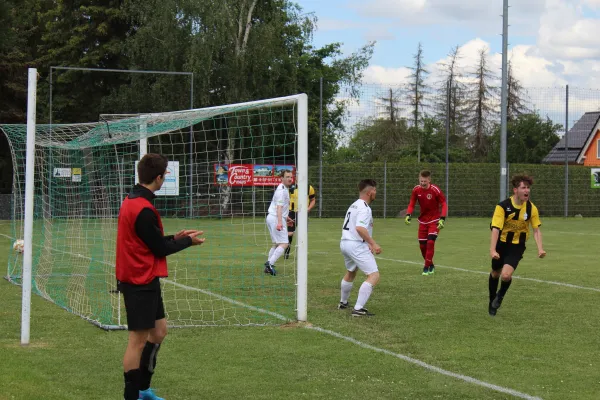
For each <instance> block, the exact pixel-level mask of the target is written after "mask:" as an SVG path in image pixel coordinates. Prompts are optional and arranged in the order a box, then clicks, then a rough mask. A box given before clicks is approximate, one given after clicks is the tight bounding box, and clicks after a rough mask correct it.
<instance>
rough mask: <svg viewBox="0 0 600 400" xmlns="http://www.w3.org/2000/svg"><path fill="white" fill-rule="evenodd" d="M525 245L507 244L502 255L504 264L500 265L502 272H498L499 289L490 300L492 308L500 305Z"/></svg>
mask: <svg viewBox="0 0 600 400" xmlns="http://www.w3.org/2000/svg"><path fill="white" fill-rule="evenodd" d="M524 251H525V246H521V245H509V246H507V249H506V254H505V256H504V264H503V266H502V272H501V273H500V290H498V293H497V294H496V297H495V298H494V301H492V308H494V309H496V310H498V308H500V306H501V305H502V301H503V300H504V296H506V292H507V291H508V288H509V287H510V285H511V283H512V275H513V273H514V272H515V269H517V266H518V265H519V261H520V260H521V258H523V252H524Z"/></svg>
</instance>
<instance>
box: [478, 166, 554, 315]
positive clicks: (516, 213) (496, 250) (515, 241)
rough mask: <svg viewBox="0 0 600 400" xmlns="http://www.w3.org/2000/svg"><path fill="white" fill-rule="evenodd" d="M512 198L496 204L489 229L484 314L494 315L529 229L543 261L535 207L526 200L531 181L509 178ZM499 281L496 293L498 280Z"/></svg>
mask: <svg viewBox="0 0 600 400" xmlns="http://www.w3.org/2000/svg"><path fill="white" fill-rule="evenodd" d="M511 183H512V186H513V195H512V196H511V197H509V198H508V199H506V200H503V201H501V202H500V203H498V205H496V209H495V210H494V216H493V217H492V223H491V224H490V229H491V231H492V237H491V240H490V256H491V257H492V271H491V272H490V277H489V292H490V302H489V306H488V311H489V314H490V315H492V316H493V315H496V312H497V311H498V308H500V305H501V304H502V300H503V299H504V296H505V295H506V291H507V290H508V288H509V287H510V284H511V282H512V274H513V272H515V269H516V268H517V265H518V264H519V261H520V260H521V258H523V253H524V252H525V243H526V242H527V239H528V238H529V227H530V226H531V227H532V228H533V237H534V238H535V242H536V244H537V248H538V257H540V258H543V257H544V256H546V252H545V251H544V248H543V246H542V231H541V230H540V226H541V225H542V223H541V221H540V214H539V211H538V209H537V207H536V206H535V205H534V204H533V203H532V202H531V201H530V200H529V193H530V190H531V185H533V179H532V178H531V177H529V176H527V175H516V176H514V177H513V178H512V181H511ZM500 278H502V283H501V285H500V290H498V281H499V280H500ZM496 291H497V293H496Z"/></svg>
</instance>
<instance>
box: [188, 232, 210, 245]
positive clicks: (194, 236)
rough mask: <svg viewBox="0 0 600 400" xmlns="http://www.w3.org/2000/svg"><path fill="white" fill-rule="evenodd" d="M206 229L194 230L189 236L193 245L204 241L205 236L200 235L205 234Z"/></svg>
mask: <svg viewBox="0 0 600 400" xmlns="http://www.w3.org/2000/svg"><path fill="white" fill-rule="evenodd" d="M203 234H204V231H192V233H190V234H188V236H189V237H190V238H191V239H192V246H196V245H200V244H202V243H204V241H205V240H206V239H205V238H199V237H198V236H200V235H203Z"/></svg>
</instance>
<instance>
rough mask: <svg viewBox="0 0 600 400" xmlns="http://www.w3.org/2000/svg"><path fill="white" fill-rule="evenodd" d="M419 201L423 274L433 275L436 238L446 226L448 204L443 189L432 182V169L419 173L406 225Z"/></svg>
mask: <svg viewBox="0 0 600 400" xmlns="http://www.w3.org/2000/svg"><path fill="white" fill-rule="evenodd" d="M417 202H419V206H420V208H421V214H420V215H419V218H418V221H419V236H418V238H419V247H420V248H421V254H422V255H423V259H425V264H424V265H423V275H433V273H434V272H435V266H434V265H433V253H434V248H435V240H436V239H437V237H438V233H439V232H440V229H443V228H444V222H445V221H446V216H447V215H448V204H447V203H446V196H444V193H443V192H442V190H441V189H440V188H439V187H437V186H436V185H432V184H431V172H430V171H427V170H423V171H421V172H420V174H419V184H418V185H417V186H415V187H414V188H413V191H412V194H411V196H410V203H409V204H408V209H407V210H406V217H405V218H404V222H405V223H406V225H410V220H411V218H412V213H413V211H414V209H415V204H416V203H417ZM440 208H441V212H440Z"/></svg>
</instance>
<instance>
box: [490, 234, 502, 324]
mask: <svg viewBox="0 0 600 400" xmlns="http://www.w3.org/2000/svg"><path fill="white" fill-rule="evenodd" d="M496 252H498V254H499V255H500V258H499V259H498V260H494V259H492V270H491V271H490V276H489V278H488V290H489V300H490V301H489V303H488V312H489V314H490V315H492V316H493V315H496V310H497V309H496V308H493V307H492V302H493V301H494V299H495V298H496V294H497V292H498V283H499V282H500V273H501V272H502V266H503V265H504V256H503V249H502V248H501V246H500V245H498V246H496Z"/></svg>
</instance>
